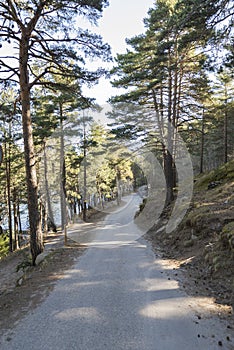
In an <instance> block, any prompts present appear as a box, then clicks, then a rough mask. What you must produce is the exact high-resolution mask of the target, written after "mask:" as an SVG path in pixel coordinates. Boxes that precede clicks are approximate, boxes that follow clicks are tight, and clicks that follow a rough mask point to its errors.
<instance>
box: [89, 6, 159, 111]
mask: <svg viewBox="0 0 234 350" xmlns="http://www.w3.org/2000/svg"><path fill="white" fill-rule="evenodd" d="M109 3H110V4H109V6H108V7H107V8H106V9H104V12H103V17H102V18H101V19H100V20H99V25H98V27H93V28H92V30H93V32H94V31H95V32H96V33H98V34H100V35H101V36H102V37H103V41H104V42H107V43H108V44H109V45H110V46H111V49H112V55H113V56H115V55H116V53H124V52H125V51H126V47H127V45H126V43H125V39H126V38H131V37H133V36H135V35H137V34H141V33H144V31H145V28H144V23H143V19H144V18H145V17H147V12H148V10H149V8H151V7H152V6H153V4H154V0H109ZM99 66H100V63H99ZM112 66H113V63H111V64H110V68H111V67H112ZM83 91H84V93H85V94H86V95H87V96H88V97H94V98H96V102H97V103H98V104H100V105H103V104H105V103H106V102H107V100H108V99H109V98H110V97H111V96H112V95H117V94H118V93H119V89H114V88H112V87H111V84H110V82H109V80H107V79H105V78H102V79H100V82H99V84H98V85H96V86H94V87H93V88H92V89H88V88H84V89H83Z"/></svg>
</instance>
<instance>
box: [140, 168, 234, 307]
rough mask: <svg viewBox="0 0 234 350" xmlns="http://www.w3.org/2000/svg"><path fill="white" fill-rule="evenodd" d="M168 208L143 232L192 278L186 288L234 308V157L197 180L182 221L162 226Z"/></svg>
mask: <svg viewBox="0 0 234 350" xmlns="http://www.w3.org/2000/svg"><path fill="white" fill-rule="evenodd" d="M170 211H171V208H167V209H166V210H164V212H163V214H162V215H161V219H160V222H158V224H157V225H155V226H154V227H153V228H152V229H150V230H149V232H148V233H147V234H146V236H145V238H147V239H148V240H150V241H151V242H152V244H153V246H154V247H155V248H156V249H161V251H162V252H163V256H164V257H166V258H170V259H176V260H177V261H178V264H179V266H180V267H182V268H183V270H184V271H185V272H186V273H187V277H188V278H189V279H190V281H191V283H190V292H191V293H192V294H194V295H198V294H199V295H204V296H211V297H213V298H214V299H215V301H216V302H217V303H220V304H224V305H229V306H230V307H231V310H232V312H233V308H234V161H232V162H229V163H227V164H226V165H223V166H222V167H220V168H219V169H217V170H215V171H212V172H210V173H208V174H204V175H202V176H199V177H197V178H196V180H195V185H194V196H193V200H192V203H191V205H190V209H189V211H188V212H187V214H186V216H185V218H184V219H183V221H182V223H181V224H180V225H179V226H178V228H177V229H176V230H175V231H174V232H173V233H171V234H167V233H166V232H165V230H163V229H162V227H165V225H166V222H167V220H168V217H169V216H170Z"/></svg>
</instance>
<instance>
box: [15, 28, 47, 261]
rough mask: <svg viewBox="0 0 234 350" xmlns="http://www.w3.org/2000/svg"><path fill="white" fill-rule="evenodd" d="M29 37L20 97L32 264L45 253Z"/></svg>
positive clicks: (21, 59) (25, 41) (22, 51)
mask: <svg viewBox="0 0 234 350" xmlns="http://www.w3.org/2000/svg"><path fill="white" fill-rule="evenodd" d="M28 50H29V36H28V35H27V33H23V34H22V37H21V41H20V57H19V65H20V97H21V105H22V124H23V138H24V155H25V167H26V178H27V197H28V198H27V199H28V214H29V225H30V249H31V255H32V264H33V265H35V262H36V258H37V256H38V255H39V254H40V253H41V252H42V251H43V239H42V230H41V222H40V214H39V209H38V182H37V172H36V157H35V151H34V142H33V131H32V121H31V113H30V84H29V79H28Z"/></svg>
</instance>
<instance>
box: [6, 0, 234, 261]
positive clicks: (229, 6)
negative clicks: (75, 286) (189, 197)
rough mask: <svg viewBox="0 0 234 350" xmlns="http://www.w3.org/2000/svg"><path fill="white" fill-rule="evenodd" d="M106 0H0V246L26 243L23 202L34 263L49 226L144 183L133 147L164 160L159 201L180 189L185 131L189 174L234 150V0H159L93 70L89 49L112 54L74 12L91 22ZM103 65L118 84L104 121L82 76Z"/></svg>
mask: <svg viewBox="0 0 234 350" xmlns="http://www.w3.org/2000/svg"><path fill="white" fill-rule="evenodd" d="M105 6H107V3H106V1H101V0H99V1H88V0H87V1H84V2H82V3H80V2H78V1H70V2H69V6H68V5H67V2H66V1H57V2H56V4H55V3H54V2H53V1H51V2H50V1H47V2H43V1H20V2H18V1H17V2H14V1H8V2H7V3H5V2H3V1H0V24H1V26H0V41H1V48H0V50H1V57H0V65H1V67H0V81H1V86H2V90H1V95H0V106H1V108H0V130H1V133H0V143H1V155H2V156H1V158H2V159H1V167H0V203H1V204H0V205H1V207H0V216H1V220H2V229H4V230H3V233H2V235H1V238H0V239H1V241H0V244H1V254H2V255H4V254H7V253H8V251H13V250H15V249H17V248H18V247H19V246H20V244H21V243H22V240H23V237H24V235H23V233H24V230H25V227H23V225H22V212H25V208H26V207H27V210H28V227H27V229H29V231H30V245H31V253H32V261H33V263H35V259H36V256H37V255H38V254H40V252H41V251H42V250H43V233H44V232H47V230H48V229H49V228H50V229H51V228H52V229H54V230H55V229H56V227H57V225H58V224H59V225H61V228H62V229H63V230H64V229H65V227H66V225H67V223H68V221H69V220H74V218H75V217H76V216H77V215H80V216H82V218H83V219H84V220H86V215H87V210H89V209H90V207H96V208H99V209H100V210H102V209H103V208H104V207H105V203H107V202H108V201H111V200H117V201H119V200H120V199H121V196H122V195H123V194H124V193H127V192H129V191H132V190H134V189H136V188H137V187H139V186H142V185H147V179H146V176H145V174H144V171H143V170H142V169H141V167H140V166H139V161H138V160H136V158H134V154H137V155H138V156H139V153H140V151H141V150H145V149H147V150H149V151H150V152H151V153H152V154H153V155H154V156H155V157H156V158H157V159H158V161H159V162H160V164H161V166H162V168H163V170H164V174H165V179H166V198H165V205H168V204H170V203H172V202H173V200H174V199H175V198H176V195H177V193H176V189H177V186H178V169H177V167H176V164H177V163H178V159H180V158H181V159H182V158H183V152H182V151H181V143H182V142H183V143H184V144H185V145H186V147H187V149H188V151H189V154H190V156H191V159H192V164H193V171H194V174H195V175H197V174H200V173H204V172H206V171H210V170H212V169H216V168H218V167H219V166H220V165H222V164H225V163H227V162H229V161H230V160H232V159H233V156H234V138H233V131H234V130H233V128H234V126H233V125H234V100H233V93H234V83H233V74H234V71H233V63H234V46H233V44H234V37H233V14H234V8H233V2H232V1H228V0H219V1H218V0H214V1H208V0H205V1H200V0H196V1H195V0H189V1H185V0H184V1H183V0H178V1H175V0H171V1H169V0H157V1H155V4H154V6H153V8H151V9H149V12H148V16H147V18H145V19H144V23H145V29H146V30H145V33H143V34H141V35H138V36H135V37H133V38H128V39H127V44H128V50H127V51H126V53H124V54H119V55H117V57H116V58H115V63H114V65H113V66H114V67H113V68H112V69H111V71H110V72H107V71H106V70H104V69H102V68H99V69H97V70H95V71H89V70H87V68H86V67H87V65H86V63H87V62H88V60H89V59H91V58H92V59H94V58H96V59H99V60H103V61H110V60H111V53H110V47H109V45H108V44H105V43H103V42H102V38H101V37H100V36H98V35H96V34H95V33H90V31H88V30H86V29H81V28H79V26H78V23H79V20H78V18H79V16H80V17H86V19H87V20H88V21H90V22H91V23H96V22H97V20H98V18H99V17H100V15H101V13H102V11H103V8H104V7H105ZM72 22H73V25H74V26H71V23H72ZM74 28H77V29H74ZM9 48H10V49H11V50H10V51H9V52H10V53H7V54H5V52H8V51H7V50H9ZM107 74H108V75H110V76H111V80H112V84H113V86H115V87H120V88H124V89H126V93H124V94H121V95H118V96H113V97H111V98H110V101H109V102H110V104H111V107H112V111H111V112H109V114H108V117H109V125H108V126H105V125H102V124H100V123H98V122H97V121H94V120H93V118H92V115H93V113H94V112H95V113H96V111H97V110H99V109H100V106H97V105H96V104H95V101H94V100H93V99H91V98H89V97H88V96H85V95H84V94H83V92H82V91H83V90H82V87H83V86H84V85H88V86H91V85H92V84H95V83H96V82H97V81H98V79H99V78H100V77H102V76H105V75H107ZM143 168H144V166H143ZM185 172H186V166H185ZM58 211H59V213H60V215H59V216H60V221H59V222H56V220H57V219H56V217H55V213H56V212H58Z"/></svg>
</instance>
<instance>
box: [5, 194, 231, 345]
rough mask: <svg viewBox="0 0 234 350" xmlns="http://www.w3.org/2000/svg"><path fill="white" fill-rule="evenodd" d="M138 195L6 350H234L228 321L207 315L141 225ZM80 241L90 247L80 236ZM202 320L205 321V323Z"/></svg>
mask: <svg viewBox="0 0 234 350" xmlns="http://www.w3.org/2000/svg"><path fill="white" fill-rule="evenodd" d="M139 200H140V199H139V198H138V196H137V195H134V196H132V197H130V196H129V197H127V198H125V201H126V206H124V207H122V208H120V209H119V210H118V211H116V212H114V213H112V214H110V215H108V216H107V217H106V219H105V220H104V222H103V223H102V225H99V227H96V228H94V229H93V230H91V231H89V233H88V235H87V237H88V238H87V241H86V243H87V245H88V249H87V250H86V252H85V253H84V255H83V256H81V257H80V258H79V260H78V262H77V263H76V264H75V265H74V266H73V267H72V268H71V269H70V270H68V271H67V272H66V273H65V275H64V276H63V278H62V279H60V280H59V281H58V282H57V284H56V286H55V288H54V290H53V292H52V293H51V294H50V295H49V296H48V297H47V299H46V300H45V301H44V302H43V303H42V304H40V305H39V306H38V307H37V308H36V309H34V310H33V311H32V313H31V314H28V315H27V316H26V317H25V318H24V319H23V320H21V321H20V322H19V323H18V325H17V326H16V327H15V328H14V330H13V331H10V332H8V333H6V334H5V335H4V336H3V337H2V339H1V343H0V348H1V350H22V349H24V350H42V349H43V350H53V349H54V350H55V349H56V350H57V349H59V350H67V349H69V350H72V349H74V350H104V349H107V350H130V349H131V350H188V349H189V350H197V349H206V350H216V349H220V347H221V346H222V348H223V349H233V346H234V344H233V342H232V340H230V339H231V335H230V330H229V329H228V328H227V325H226V324H225V322H224V321H223V322H221V321H220V320H219V319H218V318H216V317H215V316H214V317H211V316H210V315H206V314H205V312H204V310H202V309H201V307H200V306H199V304H198V303H197V300H196V298H192V297H189V296H187V295H186V294H185V292H184V291H181V290H180V288H179V284H178V282H177V281H176V280H175V279H174V278H173V276H174V272H173V271H172V270H170V269H169V268H168V267H167V266H166V265H165V264H163V263H162V260H161V259H160V257H158V258H157V257H156V258H155V255H154V253H153V252H152V250H151V248H150V246H149V245H148V244H147V242H145V241H144V240H143V239H142V237H141V236H142V234H143V232H142V231H141V230H140V229H139V228H138V227H137V226H136V225H135V224H134V222H133V216H134V213H135V211H136V209H137V207H138V204H139ZM70 238H72V239H73V240H78V241H80V240H83V242H82V243H84V241H85V239H86V238H85V235H84V233H81V232H78V231H76V230H74V231H73V232H71V233H70ZM201 315H202V316H201Z"/></svg>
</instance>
